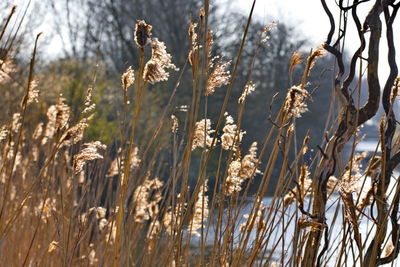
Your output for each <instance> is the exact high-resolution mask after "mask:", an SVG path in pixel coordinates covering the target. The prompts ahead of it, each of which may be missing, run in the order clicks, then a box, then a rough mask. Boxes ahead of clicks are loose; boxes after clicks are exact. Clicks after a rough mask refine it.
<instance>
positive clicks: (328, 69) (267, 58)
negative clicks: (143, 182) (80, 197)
mask: <svg viewBox="0 0 400 267" xmlns="http://www.w3.org/2000/svg"><path fill="white" fill-rule="evenodd" d="M11 4H12V1H2V3H1V4H0V12H1V13H0V14H1V18H5V17H6V16H7V14H8V12H9V10H10V7H11ZM201 5H202V1H198V0H163V1H161V0H146V1H143V0H100V1H98V0H67V1H55V0H43V1H40V2H38V1H36V2H32V3H31V6H30V7H29V8H30V10H31V11H32V12H31V13H37V12H40V13H42V14H46V16H43V17H41V16H29V13H27V14H28V15H27V17H26V19H25V22H24V24H23V25H22V26H21V29H22V30H21V31H20V34H19V35H18V38H17V39H16V40H14V42H15V43H18V45H13V47H16V48H15V49H14V50H13V51H12V53H13V55H12V56H13V57H14V59H15V65H16V71H15V73H14V74H13V77H12V79H13V81H19V82H22V83H23V82H24V79H26V78H24V77H26V75H24V74H25V73H26V72H27V68H28V63H27V58H29V56H27V55H29V54H30V53H31V52H30V51H31V49H30V48H31V47H32V43H33V42H32V40H34V39H33V38H32V36H33V35H34V33H36V29H38V28H40V25H43V24H45V25H48V26H47V28H48V32H46V34H45V36H46V37H45V39H44V40H43V42H41V43H40V46H39V51H40V55H39V62H38V63H37V66H38V67H37V69H36V77H37V80H38V84H39V88H40V89H41V101H40V102H39V103H38V104H37V105H35V108H32V113H30V116H31V118H30V120H29V121H30V123H31V124H32V126H31V127H34V125H36V124H37V122H38V121H43V120H45V118H43V114H45V112H43V111H45V110H46V109H47V107H48V106H49V105H51V104H52V103H54V102H55V101H56V99H57V97H58V96H59V95H60V94H62V95H63V97H65V98H66V99H67V103H68V105H69V106H70V107H71V109H72V116H75V117H73V119H72V120H73V121H78V120H79V114H80V111H81V109H82V107H83V102H84V99H85V94H86V90H87V88H88V87H93V88H94V103H96V111H95V117H94V119H93V120H92V122H91V126H90V128H89V129H88V131H87V139H90V140H100V141H102V142H103V143H106V144H107V145H108V146H111V147H113V146H115V145H116V144H117V143H118V142H119V141H120V140H121V135H123V134H125V133H121V129H124V128H123V127H121V121H122V120H121V116H122V98H123V90H122V88H121V80H120V76H121V74H122V73H123V72H124V71H125V69H126V68H127V67H128V66H130V65H132V66H133V68H134V69H137V68H138V53H139V51H138V49H137V48H136V47H135V44H134V42H133V37H132V33H133V27H134V25H135V23H136V21H137V20H139V19H144V20H145V21H146V22H147V23H149V24H151V25H152V26H153V36H155V37H157V38H159V40H161V41H163V42H165V44H166V46H167V49H168V51H169V52H170V53H171V54H172V57H173V58H172V60H173V63H174V64H175V65H176V66H178V67H179V68H180V69H181V71H182V77H181V79H180V83H179V86H178V88H177V93H176V97H175V98H174V102H173V105H172V109H171V110H170V114H172V113H173V114H176V116H177V117H178V118H179V120H180V121H183V120H184V119H185V113H183V112H180V111H179V106H181V105H189V104H190V101H191V94H192V78H191V71H190V68H188V67H187V68H184V66H185V63H187V62H186V61H187V53H188V48H189V38H188V33H187V29H188V25H189V23H190V21H191V20H196V19H197V17H198V12H199V9H200V7H201ZM25 7H26V6H22V7H21V8H20V11H19V12H23V11H24V8H25ZM171 7H174V8H171ZM21 14H22V13H21ZM21 14H20V15H21ZM246 16H247V15H246V14H242V13H239V12H237V11H236V10H234V9H231V8H230V4H229V3H223V4H218V3H213V4H212V6H211V10H210V21H209V28H210V29H212V30H213V31H214V53H215V54H219V55H223V57H224V58H225V59H226V60H231V59H234V58H235V57H236V53H237V51H238V48H239V44H240V39H241V34H242V32H243V27H244V24H245V21H246ZM271 21H272V18H271ZM264 26H265V25H263V24H262V23H261V22H260V21H257V20H254V21H253V22H252V24H251V27H250V29H249V36H248V39H247V42H246V45H245V50H244V53H243V55H242V58H241V61H240V64H239V71H238V75H237V77H236V82H235V85H234V89H233V94H232V97H231V99H230V102H229V105H228V112H229V113H230V114H231V115H233V116H234V117H235V115H237V114H235V112H236V110H237V108H236V105H237V99H238V98H239V96H240V94H241V92H242V89H243V87H244V86H245V84H246V83H247V82H248V81H249V80H252V81H253V82H254V83H255V85H256V91H255V92H254V93H253V94H252V95H250V96H249V98H248V101H247V103H246V111H245V114H244V117H243V125H242V128H243V130H245V131H246V132H247V134H246V135H245V137H244V139H243V142H242V147H243V150H246V151H247V149H248V147H249V146H250V144H251V143H252V142H253V141H257V142H258V143H259V147H261V145H262V144H263V143H264V139H265V135H266V133H267V130H268V129H269V128H270V127H271V121H269V116H270V115H271V117H275V115H276V113H277V112H278V109H279V107H280V106H281V104H282V102H283V100H284V98H285V95H286V92H287V90H288V88H290V87H291V84H290V77H289V72H288V68H289V59H290V57H291V55H292V53H293V52H294V51H301V52H303V53H304V54H305V55H304V57H307V54H308V53H309V52H310V48H311V47H310V44H309V43H308V42H307V38H306V37H305V35H304V34H303V33H302V29H299V28H297V27H296V26H295V25H290V24H288V23H286V22H285V21H280V22H279V23H278V25H277V27H276V28H275V29H274V30H273V31H271V32H270V33H269V35H270V36H269V41H268V43H267V44H263V45H261V46H260V47H259V48H258V49H256V48H257V47H258V45H259V42H260V31H261V30H262V28H263V27H264ZM32 33H33V34H32ZM7 45H8V44H7V43H5V44H2V46H3V47H6V46H7ZM255 51H257V54H255ZM148 53H149V51H146V54H148ZM147 56H148V55H147ZM253 60H254V62H253ZM252 62H253V63H252ZM333 65H334V62H333V61H332V59H331V58H330V57H325V58H322V59H321V60H320V61H319V62H318V63H317V65H316V66H315V67H314V69H313V71H312V74H311V79H310V84H309V87H308V88H309V91H313V94H312V96H313V99H314V101H312V102H311V103H309V110H310V112H308V113H306V114H305V115H304V116H303V117H302V118H300V120H301V121H302V123H299V124H297V128H296V136H297V140H298V141H297V145H298V146H300V145H301V143H302V139H303V138H304V136H305V135H306V134H307V133H309V135H310V136H311V141H310V146H311V147H315V146H316V145H317V144H318V143H320V139H321V136H323V132H324V128H325V122H326V119H327V115H328V114H327V112H326V111H327V110H328V107H327V106H326V103H329V102H330V99H331V95H332V77H333V75H334V71H333V69H332V68H333ZM302 69H303V68H302V67H299V66H298V67H296V69H295V72H294V80H293V84H296V83H297V82H298V81H299V79H300V77H301V75H302V73H301V70H302ZM179 75H180V71H179V72H175V73H171V77H170V79H169V80H168V81H166V82H162V83H158V84H156V85H155V86H148V88H146V94H145V98H144V100H143V107H144V112H142V114H141V115H140V121H139V125H138V131H137V133H138V135H137V140H136V142H137V143H138V144H139V148H140V151H142V150H143V149H144V148H145V146H146V142H147V141H148V139H149V137H151V136H152V134H153V132H154V131H155V129H156V128H157V126H158V123H159V118H160V115H161V113H162V111H163V108H164V107H165V105H166V104H167V102H168V100H169V97H170V95H171V92H172V91H173V90H174V88H175V86H176V83H177V80H178V79H179ZM11 83H12V81H11ZM15 83H16V82H15ZM0 89H1V91H2V95H3V97H2V98H1V99H0V112H1V114H3V115H1V116H2V119H4V118H5V117H6V116H5V115H4V114H12V112H13V109H15V103H17V102H18V101H20V99H21V96H22V92H23V91H22V90H23V89H22V86H20V85H18V84H13V85H12V86H7V85H5V86H3V88H0ZM225 89H226V88H225V87H222V88H219V89H218V90H217V91H216V93H215V94H214V95H212V96H211V97H209V98H208V110H207V114H208V117H210V118H211V120H212V122H213V124H214V125H213V126H215V123H216V120H217V115H218V114H219V111H220V107H221V104H222V101H223V98H224V95H225ZM277 93H278V94H277ZM275 94H277V96H276V98H275V99H274V101H273V102H272V100H273V96H274V95H275ZM130 100H131V103H132V100H133V93H131V91H130ZM203 100H204V99H203ZM201 112H204V110H203V111H201ZM39 114H42V115H39ZM201 116H202V114H200V118H201ZM184 130H185V129H181V131H184ZM171 139H172V137H171V133H170V126H169V125H166V126H165V127H163V128H162V129H161V133H160V139H159V140H158V141H157V142H156V143H155V144H154V145H153V147H152V148H151V150H152V151H156V154H157V155H158V156H159V157H160V158H162V160H159V163H160V166H164V167H163V168H160V170H164V174H162V173H160V176H167V175H168V173H169V168H168V162H170V161H171V159H169V156H170V154H171V152H170V150H171V144H172V140H171ZM160 144H162V146H160ZM111 151H113V152H112V153H116V150H115V149H114V150H113V149H112V150H111ZM198 154H199V155H200V153H198ZM215 154H217V153H215ZM214 156H215V157H217V156H218V155H213V157H214ZM147 160H150V159H147ZM198 160H199V159H198V158H196V157H195V158H194V159H193V162H192V165H193V168H191V172H192V175H191V177H196V175H197V172H198V169H197V166H198ZM262 161H263V162H264V163H265V162H266V161H267V160H266V159H263V160H262ZM209 166H212V164H211V165H209ZM213 168H216V166H212V167H211V168H210V169H213ZM209 171H210V173H212V170H209ZM160 172H161V171H160ZM276 176H278V175H276ZM211 180H212V179H211ZM272 189H273V188H271V191H272Z"/></svg>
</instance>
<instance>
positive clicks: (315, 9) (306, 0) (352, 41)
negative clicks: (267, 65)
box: [0, 0, 400, 86]
mask: <svg viewBox="0 0 400 267" xmlns="http://www.w3.org/2000/svg"><path fill="white" fill-rule="evenodd" d="M0 1H2V0H0ZM6 1H8V2H11V3H14V4H17V5H18V6H19V8H20V9H21V10H22V9H23V7H24V6H25V5H26V4H27V2H28V1H27V0H6ZM36 1H40V0H33V1H32V4H31V8H33V6H34V3H36ZM143 1H146V0H143ZM160 1H162V0H160ZM199 1H201V0H199ZM215 2H219V3H230V4H232V3H233V4H232V5H233V6H232V8H233V9H237V10H241V11H242V12H243V13H244V14H246V15H247V14H248V13H249V11H250V7H251V5H252V2H253V0H210V3H211V4H212V3H215ZM326 2H327V3H328V5H329V7H330V8H331V10H332V13H333V15H334V17H335V18H338V16H339V12H338V8H337V7H336V5H335V1H334V0H326ZM344 2H346V1H344ZM373 2H374V1H371V3H364V4H361V6H360V7H359V8H358V14H359V18H360V20H361V21H363V20H364V17H365V15H366V13H367V12H368V11H369V9H370V7H371V5H372V3H373ZM155 12H159V11H155ZM255 17H256V18H257V19H259V20H261V21H262V22H263V23H265V24H267V23H269V22H271V20H272V19H273V20H277V21H278V22H279V21H281V22H284V23H289V24H292V25H295V26H296V27H297V28H298V30H299V32H298V34H299V35H302V36H303V37H305V38H306V39H308V40H309V42H310V44H311V46H314V47H315V46H317V45H318V44H320V43H322V42H323V41H325V39H326V34H327V33H328V31H329V28H330V25H329V20H328V18H327V16H326V14H325V12H324V10H323V8H322V5H321V2H320V0H257V2H256V8H255ZM42 19H43V23H42V25H41V26H40V27H39V28H38V30H37V32H40V31H43V32H44V33H46V32H49V31H51V27H53V26H54V25H53V24H52V23H50V21H51V14H43V16H42ZM348 20H349V22H350V23H349V26H348V35H347V37H346V47H347V50H348V52H349V54H350V55H352V54H353V53H354V51H355V50H356V49H357V48H358V46H359V44H360V42H359V39H358V35H357V32H356V29H355V27H354V23H352V22H353V20H352V18H351V16H349V19H348ZM396 32H400V15H398V18H397V21H396V22H395V24H394V33H395V35H396ZM334 36H337V32H336V35H334ZM395 38H396V36H395ZM367 39H368V36H367ZM385 39H386V38H385V31H384V29H383V31H382V39H381V48H382V50H381V56H380V60H381V63H380V66H379V68H380V70H379V74H380V75H379V76H380V77H381V80H383V79H386V77H387V75H388V71H389V68H388V66H387V63H386V62H387V60H386V57H387V49H386V40H385ZM399 41H400V39H399V36H398V35H397V39H396V40H395V44H400V43H399ZM61 46H62V42H61V39H60V38H59V37H57V38H56V39H54V40H52V42H51V45H50V47H49V48H50V49H49V52H50V54H53V55H56V54H58V53H59V51H61ZM310 48H312V47H310ZM397 50H398V51H397V60H398V62H399V63H400V51H399V50H400V46H398V47H397ZM364 57H366V54H364ZM382 86H383V84H382Z"/></svg>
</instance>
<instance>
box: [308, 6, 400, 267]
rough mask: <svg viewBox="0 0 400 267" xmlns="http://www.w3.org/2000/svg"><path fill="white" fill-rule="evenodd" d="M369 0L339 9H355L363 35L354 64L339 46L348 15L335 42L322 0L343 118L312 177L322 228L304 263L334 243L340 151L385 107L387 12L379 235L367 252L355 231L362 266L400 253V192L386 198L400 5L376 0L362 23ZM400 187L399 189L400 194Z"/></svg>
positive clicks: (312, 262) (399, 155) (397, 159)
mask: <svg viewBox="0 0 400 267" xmlns="http://www.w3.org/2000/svg"><path fill="white" fill-rule="evenodd" d="M366 2H371V1H369V0H365V1H359V0H354V1H353V3H352V4H351V5H349V6H345V5H344V4H343V1H339V3H338V8H339V10H340V13H341V17H342V18H343V17H345V18H347V15H348V13H351V16H352V18H353V21H354V23H355V25H356V27H357V31H358V36H359V39H360V43H361V44H360V47H359V48H358V49H357V51H356V52H355V53H354V55H353V57H352V59H351V61H350V64H349V66H345V64H344V63H343V55H342V52H341V49H340V45H341V41H342V40H343V38H344V37H345V36H346V26H347V19H346V20H344V21H342V23H341V24H340V25H341V28H340V29H339V36H338V38H337V39H336V41H333V35H334V33H335V31H337V30H338V29H337V25H336V23H337V21H335V19H334V17H333V15H332V12H331V10H330V9H329V8H328V6H327V4H326V1H325V0H321V3H322V5H323V7H324V10H325V12H326V14H327V16H328V17H329V20H330V24H331V28H330V31H329V33H328V36H327V39H326V42H325V49H326V50H327V51H329V52H330V53H331V54H333V55H334V56H335V57H336V60H337V64H338V69H339V71H338V74H337V76H336V79H335V89H336V91H337V92H338V93H339V94H340V103H341V115H340V117H339V120H338V123H337V127H336V130H335V132H334V134H333V135H332V136H331V137H330V139H329V140H328V141H327V143H326V145H325V148H324V149H323V151H321V154H322V156H321V159H320V161H319V163H318V166H317V168H316V170H315V173H314V175H313V188H314V197H313V203H312V214H308V215H309V216H310V217H311V218H312V219H313V220H314V222H315V223H316V225H320V227H314V228H313V230H312V231H311V232H310V234H309V236H308V238H307V244H306V247H307V249H306V250H305V251H304V255H303V260H302V266H304V267H306V266H307V267H308V266H320V263H321V259H322V257H323V256H324V253H325V252H326V251H327V248H328V246H329V241H330V240H329V234H328V225H327V222H326V217H325V214H326V202H327V182H328V179H329V177H330V176H331V175H333V174H334V173H335V171H336V170H337V168H338V163H339V158H338V155H339V154H340V152H341V151H342V150H343V148H344V146H345V144H346V143H347V142H348V141H349V140H350V138H351V137H352V136H353V135H354V134H355V133H356V131H357V129H358V127H359V126H360V125H362V124H363V123H365V122H366V121H368V120H370V119H371V118H372V117H373V116H374V115H375V114H376V112H377V110H378V108H379V105H380V93H381V86H380V84H379V79H378V62H379V53H380V50H379V45H380V39H381V32H382V21H381V17H382V13H383V22H384V23H385V26H386V32H385V33H386V40H387V43H388V47H389V52H388V55H387V60H388V61H387V62H388V65H389V67H390V73H389V76H388V78H387V79H386V82H385V85H384V87H383V96H382V102H381V104H382V106H383V108H384V110H385V118H384V119H383V120H382V122H381V131H382V132H383V133H382V134H383V135H382V138H381V139H382V140H381V142H382V144H381V145H382V147H383V149H382V166H386V167H385V168H383V170H382V171H381V174H380V175H379V177H378V178H377V179H375V180H374V181H373V184H374V185H375V187H376V192H375V199H376V201H375V205H376V208H377V211H378V214H377V216H376V218H375V220H374V223H375V227H376V233H375V236H374V237H373V239H372V241H371V243H370V244H368V246H367V250H366V251H364V250H363V248H364V247H363V245H362V244H361V242H360V238H359V236H358V235H359V233H358V232H357V230H356V229H353V230H354V238H355V240H356V244H357V246H358V249H359V257H360V262H361V265H362V266H378V265H381V264H384V263H389V262H392V261H393V260H394V259H395V258H396V257H397V255H398V253H399V248H400V247H399V223H398V219H397V212H398V209H399V194H397V193H396V197H395V199H394V200H393V202H392V203H391V204H390V203H388V200H387V197H386V196H387V194H388V192H387V190H388V186H389V182H390V179H391V175H392V172H393V170H394V168H395V167H396V166H397V165H398V164H399V163H400V152H396V154H393V153H392V151H391V148H392V139H393V135H394V133H395V127H396V118H395V114H394V112H393V109H392V103H391V101H390V94H391V89H392V86H393V84H394V82H395V79H396V77H397V75H398V69H397V64H396V60H395V45H394V38H393V22H394V20H395V18H396V15H397V11H398V9H399V7H400V3H395V1H386V0H383V1H381V0H376V1H373V2H374V3H373V5H372V7H371V9H370V11H369V13H368V15H367V16H366V17H365V19H364V22H363V23H361V21H360V19H359V17H358V14H357V8H358V7H359V6H360V5H362V4H364V3H366ZM367 32H369V40H368V42H367V41H366V37H365V36H366V34H367ZM366 48H367V54H368V57H367V58H366V59H364V58H362V56H361V55H362V52H363V51H364V50H365V49H366ZM360 60H366V61H367V64H368V66H367V68H368V70H367V82H368V93H369V96H368V100H367V102H366V103H365V104H364V105H363V106H361V107H359V108H358V107H357V106H356V105H355V101H354V99H353V96H352V90H351V88H350V84H351V83H352V82H353V80H354V79H355V73H356V63H357V61H360ZM346 67H348V75H347V76H346V77H344V73H345V68H346ZM399 189H400V187H399V186H398V187H397V192H398V191H399ZM388 217H390V222H391V227H392V231H391V236H392V237H391V239H392V242H393V245H394V247H395V249H394V250H393V251H392V252H391V253H390V255H389V256H387V257H382V256H381V252H382V244H383V242H384V240H385V237H386V235H387V234H388V219H387V218H388ZM322 239H324V241H323V242H324V245H323V246H322V249H321V250H319V248H320V244H321V242H322ZM344 249H346V248H344Z"/></svg>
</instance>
